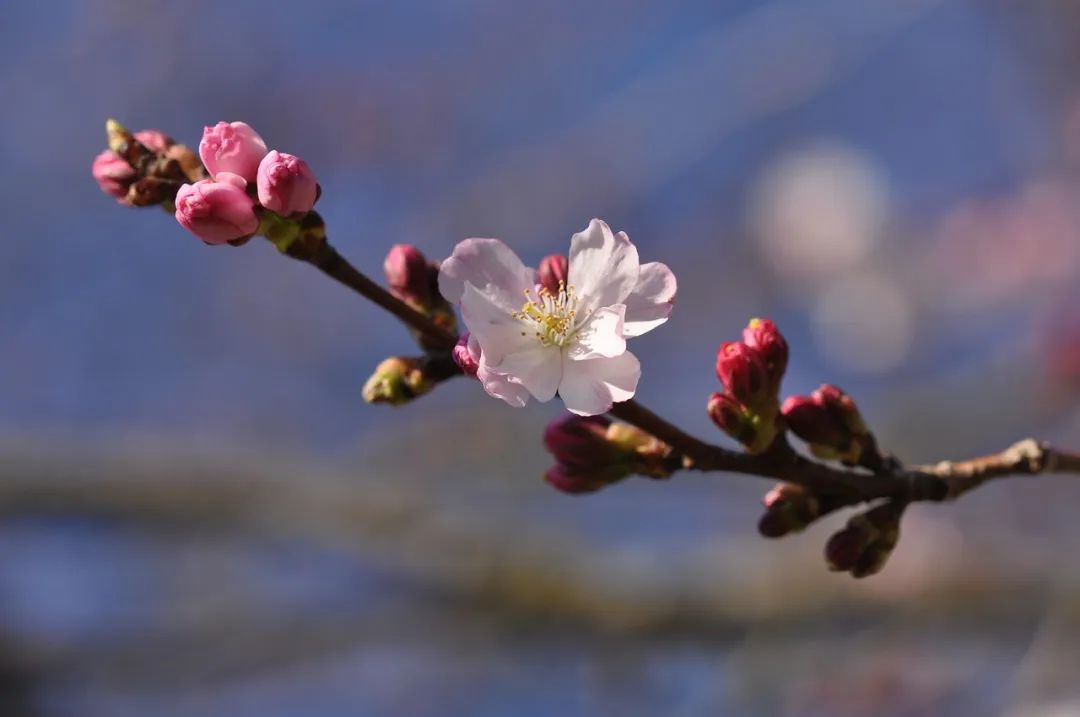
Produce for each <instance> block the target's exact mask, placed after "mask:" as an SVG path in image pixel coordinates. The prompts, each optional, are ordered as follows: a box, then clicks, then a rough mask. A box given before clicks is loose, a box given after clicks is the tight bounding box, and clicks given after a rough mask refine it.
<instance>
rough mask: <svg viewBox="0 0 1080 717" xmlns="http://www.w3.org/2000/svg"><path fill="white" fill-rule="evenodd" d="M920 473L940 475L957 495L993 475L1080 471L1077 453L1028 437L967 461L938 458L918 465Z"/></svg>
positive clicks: (949, 488)
mask: <svg viewBox="0 0 1080 717" xmlns="http://www.w3.org/2000/svg"><path fill="white" fill-rule="evenodd" d="M917 470H918V471H919V472H921V473H925V474H928V475H934V476H937V477H939V478H940V479H941V480H943V481H944V482H945V484H946V485H947V486H948V491H949V492H948V495H947V498H948V499H953V498H956V497H958V496H960V495H962V494H964V493H966V492H968V491H969V490H973V489H975V488H978V487H979V486H980V485H982V484H983V483H985V482H986V481H988V480H991V479H993V478H1005V477H1007V476H1011V475H1038V474H1040V473H1080V454H1076V453H1070V452H1068V451H1062V450H1058V449H1056V448H1054V447H1052V446H1051V445H1050V444H1049V443H1047V442H1045V441H1038V440H1036V439H1034V438H1027V439H1025V440H1023V441H1018V442H1017V443H1014V444H1013V445H1011V446H1009V447H1008V448H1006V449H1005V450H1003V451H1001V452H1000V453H993V454H991V455H988V456H980V457H978V458H972V459H970V460H966V461H941V462H940V463H935V464H934V465H929V466H919V467H918V468H917Z"/></svg>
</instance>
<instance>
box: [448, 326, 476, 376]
mask: <svg viewBox="0 0 1080 717" xmlns="http://www.w3.org/2000/svg"><path fill="white" fill-rule="evenodd" d="M451 355H452V356H453V357H454V363H456V364H457V365H458V367H459V368H460V369H461V372H462V373H463V374H465V375H466V376H468V377H469V378H476V372H477V371H479V370H480V344H479V343H478V342H477V341H476V340H475V339H473V338H472V334H470V333H469V332H468V331H466V332H465V333H463V334H462V335H461V336H460V337H458V341H457V343H456V344H454V350H453V352H452V354H451Z"/></svg>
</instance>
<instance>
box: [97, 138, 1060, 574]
mask: <svg viewBox="0 0 1080 717" xmlns="http://www.w3.org/2000/svg"><path fill="white" fill-rule="evenodd" d="M107 132H108V135H109V149H108V150H106V152H104V153H102V154H101V155H99V156H98V158H97V159H96V160H95V162H94V166H93V172H94V176H95V178H96V179H97V180H98V182H99V184H100V185H101V187H102V189H103V190H104V191H105V192H106V193H108V194H110V195H112V196H114V197H116V198H117V199H118V200H119V201H120V202H121V203H123V204H129V205H133V206H152V205H161V206H163V207H165V208H166V209H169V210H173V211H175V216H176V219H177V221H178V222H179V223H180V224H181V225H182V226H184V227H185V228H186V229H188V230H189V231H190V232H192V233H193V234H195V235H196V236H198V237H199V238H200V239H202V240H203V241H204V242H206V243H208V244H231V245H234V246H240V245H242V244H244V243H246V242H247V241H248V240H249V239H250V238H251V237H253V236H255V235H262V236H265V237H266V238H267V239H269V240H270V241H271V242H272V243H273V244H274V245H275V246H276V247H277V249H278V251H280V252H281V253H282V254H285V255H286V256H289V257H291V258H294V259H297V260H300V261H304V262H306V263H308V264H311V265H312V266H314V267H316V268H317V269H319V270H320V271H322V272H323V273H324V274H326V275H327V276H329V277H331V278H333V279H334V280H335V281H337V282H339V283H341V284H343V285H344V286H346V287H348V288H350V289H352V290H353V291H355V292H356V293H357V294H359V295H360V296H362V297H364V298H365V299H368V300H370V301H372V302H373V303H374V304H376V305H377V306H379V307H381V308H382V309H384V310H386V311H387V312H388V313H390V314H391V315H392V316H394V317H395V318H396V319H398V320H399V321H401V322H402V323H403V324H404V325H405V326H406V327H407V328H408V329H410V330H411V331H412V333H413V335H414V337H415V338H416V340H417V343H418V344H419V347H420V349H421V350H422V352H423V355H422V356H417V357H396V356H395V357H391V358H388V359H386V360H385V361H383V362H382V363H381V364H380V365H379V367H378V368H377V369H376V371H375V373H374V374H373V375H372V377H371V378H370V379H369V380H368V382H367V384H366V385H365V387H364V397H365V399H366V400H368V401H369V402H373V403H391V404H395V405H396V404H402V403H406V402H409V401H412V400H414V399H416V398H418V397H419V396H421V395H423V394H424V393H426V392H428V391H430V390H431V389H432V388H433V387H434V386H435V385H436V384H438V383H440V382H442V381H444V380H446V379H448V378H451V377H453V376H455V375H460V374H462V373H464V374H466V375H468V376H472V377H474V378H477V379H480V380H481V382H482V384H483V386H484V389H485V391H487V392H488V393H490V394H491V395H493V396H496V397H498V398H501V399H503V400H504V401H506V402H508V403H511V404H513V405H524V404H525V403H526V402H527V400H528V398H529V396H530V395H532V396H536V397H547V398H550V397H551V396H552V395H554V394H556V393H558V395H559V397H560V398H561V399H562V400H563V402H564V403H565V404H566V407H567V408H568V409H569V410H570V411H571V413H572V414H576V415H568V416H566V417H564V418H561V419H558V420H557V421H555V422H553V423H552V424H551V425H549V427H548V429H547V431H546V432H545V435H544V441H545V443H546V445H547V447H548V449H549V451H550V452H551V453H552V454H553V455H554V457H555V459H556V464H555V466H553V467H552V468H550V469H549V470H548V472H547V473H546V474H545V477H546V479H547V480H548V482H549V483H551V484H552V485H553V486H555V487H556V488H558V489H560V490H563V491H564V492H567V493H588V492H593V491H596V490H599V489H601V488H604V487H606V486H609V485H612V484H614V483H617V482H619V481H621V480H623V479H624V478H627V477H629V476H630V475H635V474H636V475H642V476H645V477H649V478H654V479H665V478H668V477H669V476H670V475H671V474H672V473H674V472H675V471H677V470H695V471H703V472H729V473H741V474H745V475H754V476H760V477H764V478H770V479H775V480H779V481H781V483H780V484H779V485H778V486H776V487H775V488H774V489H773V490H772V491H770V492H769V493H768V494H767V495H766V496H765V501H764V502H765V507H766V511H765V515H764V516H763V517H762V519H761V522H760V523H759V530H760V532H761V533H762V534H764V535H766V536H768V537H779V536H781V535H786V534H788V533H792V532H798V531H800V530H802V529H803V528H805V527H806V526H807V525H809V524H810V523H812V522H813V521H815V520H817V519H819V518H821V517H822V516H824V515H827V514H829V513H831V512H834V511H836V510H838V509H840V508H843V507H847V506H856V505H860V504H864V503H869V504H871V505H870V506H869V507H868V508H866V509H864V511H863V512H861V513H858V514H856V515H855V516H854V517H852V518H851V519H850V520H849V521H848V524H847V526H846V527H845V528H844V529H843V530H841V531H840V532H838V533H836V534H835V535H834V536H833V537H832V538H831V539H830V540H829V543H828V545H827V546H826V558H827V560H828V563H829V566H830V568H831V569H833V570H841V571H845V572H850V573H851V574H852V575H853V576H855V577H864V576H866V575H871V574H874V573H876V572H877V571H878V570H880V569H881V568H882V566H883V565H884V564H885V561H886V559H887V558H888V556H889V554H890V553H891V551H892V549H893V548H894V547H895V545H896V542H897V540H898V538H899V526H900V520H901V518H902V516H903V514H904V511H905V510H906V508H907V506H908V505H909V504H911V503H913V502H917V501H934V502H940V501H945V500H953V499H955V498H957V497H959V496H960V495H962V494H964V493H966V492H968V491H970V490H973V489H975V488H977V487H978V486H980V485H981V484H983V483H984V482H986V481H988V480H991V479H994V478H1000V477H1005V476H1010V475H1036V474H1040V473H1049V472H1070V473H1080V455H1078V454H1073V453H1068V452H1064V451H1059V450H1056V449H1054V448H1052V447H1051V446H1049V445H1048V444H1046V443H1041V442H1038V441H1036V440H1034V439H1028V440H1025V441H1021V442H1019V443H1017V444H1015V445H1013V446H1011V447H1009V448H1007V449H1006V450H1004V451H1001V452H1000V453H996V454H991V455H988V456H982V457H979V458H974V459H969V460H961V461H943V462H940V463H937V464H934V465H931V466H915V467H910V468H909V467H906V466H904V465H903V464H902V463H901V462H900V461H899V460H897V459H896V458H895V457H894V456H892V455H891V454H889V453H887V452H886V451H883V450H882V449H881V448H880V447H879V446H878V443H877V440H876V438H875V436H874V435H873V433H872V432H871V431H870V429H869V428H868V426H867V425H866V422H865V421H864V420H863V417H862V415H861V414H860V412H859V410H858V408H857V406H856V405H855V402H854V400H853V399H852V398H851V397H850V396H848V395H847V394H845V393H844V392H843V391H841V390H840V389H839V388H837V387H835V386H832V385H829V384H825V385H823V386H821V387H820V388H819V389H818V390H816V391H814V392H813V393H812V394H811V395H809V396H790V397H788V398H787V399H786V400H784V401H783V403H782V404H781V402H780V387H781V381H782V379H783V376H784V373H785V370H786V368H787V363H788V345H787V342H786V341H785V339H784V337H783V336H782V335H781V333H780V331H779V330H778V329H777V327H776V326H775V324H773V323H772V322H771V321H768V320H762V319H754V320H752V321H751V322H750V323H749V325H748V326H747V327H746V329H745V330H744V331H743V335H742V339H741V340H739V341H729V342H726V343H724V344H723V345H721V347H720V350H719V351H718V352H717V359H716V373H717V377H718V378H719V379H720V382H721V383H722V385H723V388H724V390H723V391H717V392H714V393H713V394H712V396H711V397H710V398H709V401H708V406H707V410H708V413H709V415H710V417H711V418H712V420H713V422H714V423H715V424H716V425H717V427H718V428H720V429H721V430H722V431H723V432H724V433H726V434H727V435H729V436H730V437H731V438H733V439H735V440H736V441H737V442H739V443H740V444H742V446H743V448H744V451H733V450H729V449H727V448H723V447H721V446H716V445H712V444H710V443H707V442H705V441H702V440H700V439H698V438H695V437H694V436H691V435H689V434H688V433H686V432H685V431H683V430H682V429H680V428H678V427H677V426H675V425H673V424H671V423H670V422H668V421H666V420H664V419H663V418H661V417H660V416H658V415H657V414H655V413H653V412H652V411H651V410H649V409H648V408H646V407H645V406H643V405H641V404H640V403H638V402H637V401H634V400H633V399H632V398H630V399H629V400H621V401H620V400H619V399H626V398H628V397H632V396H633V393H634V391H635V389H636V385H637V382H638V378H639V373H640V371H639V365H638V363H637V360H636V359H635V358H634V357H633V355H632V354H629V353H628V352H627V351H626V339H628V338H632V337H634V336H637V335H640V334H642V333H645V332H647V331H649V330H651V329H653V328H655V327H657V326H659V325H660V324H662V323H663V322H664V321H665V320H666V319H667V316H668V313H669V312H670V311H671V305H672V302H673V300H674V296H675V277H674V275H673V274H672V272H671V271H670V269H669V268H668V267H667V266H665V265H664V264H662V263H659V262H651V263H648V264H641V263H640V262H639V260H638V255H637V251H636V249H634V247H633V245H632V244H631V242H630V240H629V237H627V236H626V234H625V233H619V234H617V235H616V234H615V233H614V232H613V231H612V230H611V229H610V228H609V227H608V225H607V224H605V223H604V222H602V221H600V220H598V219H594V220H593V221H592V222H590V223H589V226H588V227H587V228H586V229H585V230H584V231H582V232H579V233H578V234H575V235H574V237H573V238H572V240H571V252H570V257H569V259H568V258H567V257H566V256H561V255H550V256H548V257H545V258H544V260H543V261H542V262H541V263H540V266H539V269H538V270H537V271H533V270H532V269H529V268H527V267H526V266H525V265H524V264H523V263H522V262H521V260H520V259H519V258H518V257H517V256H516V255H515V254H514V253H513V252H512V250H510V249H509V247H507V246H506V245H505V244H503V243H502V242H500V241H498V240H493V239H469V240H465V241H464V242H461V243H459V244H458V245H457V247H455V249H454V252H453V254H452V256H451V257H450V258H449V259H447V260H446V261H445V262H443V263H442V265H441V266H440V265H439V264H437V263H431V262H428V261H427V260H426V259H425V258H424V257H423V255H422V254H421V253H420V252H419V251H418V250H416V249H415V248H414V247H411V246H408V245H400V244H399V245H395V246H394V247H392V248H391V250H390V253H389V254H388V256H387V259H386V263H385V266H384V269H385V271H386V275H387V281H388V284H389V287H390V288H389V290H387V289H384V288H383V287H382V286H380V285H379V284H377V283H376V282H375V281H373V280H371V279H370V278H369V277H367V276H366V275H365V274H364V273H362V272H361V271H359V270H358V269H357V268H356V267H354V266H353V265H352V264H350V263H349V262H348V261H347V260H346V259H345V258H344V257H342V256H341V255H340V254H339V253H338V252H337V251H336V250H335V249H334V248H333V247H332V246H330V244H329V243H328V242H327V241H326V228H325V224H324V222H323V220H322V218H321V217H320V216H319V215H318V213H317V212H315V211H314V210H313V206H314V204H315V202H316V201H317V199H318V197H319V194H320V192H321V190H320V188H319V186H318V185H317V183H316V181H315V177H314V174H313V173H312V172H311V170H310V168H308V167H307V165H306V163H304V162H303V160H301V159H299V158H298V157H295V156H293V155H289V154H285V153H281V152H278V151H276V150H274V151H267V147H266V144H265V143H264V142H263V140H262V138H261V137H259V135H258V134H256V133H255V131H254V130H253V129H252V128H251V127H249V126H248V125H246V124H244V123H242V122H233V123H225V122H221V123H219V124H217V125H215V126H214V127H208V128H206V130H205V132H204V134H203V139H202V142H201V143H200V146H199V154H200V156H201V161H200V159H199V158H198V157H195V155H194V153H193V152H191V150H188V149H187V148H186V147H183V146H182V145H177V144H176V143H174V142H173V141H172V140H171V139H170V138H168V137H167V136H166V135H164V133H161V132H157V131H144V132H140V133H136V134H131V133H129V132H128V131H127V130H126V129H124V128H123V127H122V126H121V125H119V123H116V122H114V121H110V122H109V123H108V125H107ZM208 177H212V179H211V178H208ZM184 180H188V182H190V183H184ZM575 252H576V254H575ZM575 256H576V257H577V258H576V259H575ZM575 262H577V263H575ZM575 267H576V268H575ZM575 271H576V272H577V273H576V274H575ZM574 276H577V277H578V279H580V280H582V282H583V283H582V284H580V285H579V286H577V287H576V288H575V286H573V285H572V282H571V279H572V278H573V277H574ZM518 292H523V293H524V296H525V304H524V305H523V306H522V308H521V309H520V310H518V311H510V310H509V309H508V308H506V307H507V298H506V297H508V296H513V299H511V301H517V300H518V297H519V296H520V294H519V293H518ZM466 301H468V302H472V303H471V307H472V308H471V309H470V311H469V312H467V313H468V314H471V315H472V317H473V319H474V320H475V321H476V323H475V324H471V325H470V326H471V328H474V329H475V330H476V331H477V332H483V333H484V334H486V336H487V338H486V339H485V338H484V337H483V336H481V337H479V338H477V337H475V336H473V337H469V335H468V334H466V335H463V336H460V337H459V336H458V332H457V319H456V316H455V313H454V310H453V307H452V306H451V304H450V302H453V303H460V304H462V305H465V304H466ZM519 334H520V338H519ZM485 342H487V343H486V344H485ZM485 345H486V348H485ZM489 350H490V351H491V353H498V354H501V355H503V356H508V355H510V354H513V355H514V356H515V357H516V363H515V362H511V364H513V365H517V366H518V369H517V371H516V373H503V371H504V370H505V371H511V370H512V369H510V368H506V369H504V368H503V366H504V363H500V364H496V365H494V367H493V366H487V365H484V363H483V357H484V355H485V354H484V352H485V351H489ZM491 353H488V354H486V355H487V356H490V355H491ZM566 357H573V359H572V360H569V361H566V360H565V358H566ZM605 412H606V413H607V414H608V415H610V416H611V417H613V418H616V419H618V420H619V421H622V423H612V422H611V421H610V420H609V419H607V418H605V417H604V416H602V415H600V414H603V413H605ZM790 435H795V436H798V437H799V438H801V439H802V440H803V441H804V442H805V443H806V445H807V447H808V449H809V451H810V453H811V454H812V455H813V456H814V458H815V459H817V460H812V459H810V458H808V457H806V456H803V455H801V454H799V453H798V452H796V451H795V450H794V449H793V448H792V446H791V444H790V442H789V436H790ZM838 464H839V465H838Z"/></svg>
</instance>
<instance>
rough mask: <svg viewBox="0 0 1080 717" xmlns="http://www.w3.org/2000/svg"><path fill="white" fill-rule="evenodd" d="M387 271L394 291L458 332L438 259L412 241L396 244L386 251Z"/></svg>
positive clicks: (453, 331)
mask: <svg viewBox="0 0 1080 717" xmlns="http://www.w3.org/2000/svg"><path fill="white" fill-rule="evenodd" d="M383 271H384V272H385V274H386V283H387V285H388V286H389V287H390V293H391V294H393V295H394V296H395V297H397V298H398V299H400V300H401V301H404V302H405V303H406V304H408V305H409V306H411V307H412V308H413V309H415V310H416V311H419V312H420V313H421V314H423V315H424V316H427V317H428V318H430V319H431V320H432V321H434V322H435V323H436V324H438V325H439V326H441V327H442V328H444V329H446V330H447V331H450V332H451V333H457V318H456V317H455V315H454V308H453V307H452V306H451V305H450V302H448V301H447V300H446V299H445V298H443V295H442V294H441V293H439V264H438V262H434V261H428V259H427V257H425V256H424V255H423V253H421V251H420V250H419V249H417V248H416V247H414V246H412V245H411V244H395V245H394V246H392V247H390V251H389V252H387V254H386V260H385V261H384V262H383ZM417 341H418V342H419V343H420V345H421V346H423V347H424V348H428V347H427V346H424V341H423V337H421V336H417ZM455 355H456V354H455ZM475 373H476V372H475V371H474V372H473V375H475Z"/></svg>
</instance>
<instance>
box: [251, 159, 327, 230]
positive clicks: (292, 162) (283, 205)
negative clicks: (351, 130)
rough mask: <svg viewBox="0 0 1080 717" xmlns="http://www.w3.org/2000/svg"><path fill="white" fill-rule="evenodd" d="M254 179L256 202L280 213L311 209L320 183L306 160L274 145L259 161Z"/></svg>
mask: <svg viewBox="0 0 1080 717" xmlns="http://www.w3.org/2000/svg"><path fill="white" fill-rule="evenodd" d="M256 182H257V184H258V188H259V204H261V205H263V206H264V207H266V208H267V209H269V210H270V211H272V212H274V213H275V214H280V215H281V216H283V217H287V216H289V215H291V214H306V213H307V212H310V211H311V208H312V207H313V206H315V199H316V198H317V197H318V186H319V185H318V183H317V182H316V181H315V174H314V173H313V172H312V171H311V168H310V167H308V165H307V162H305V161H304V160H302V159H300V158H299V157H296V156H293V155H291V154H285V153H283V152H278V151H277V150H276V149H275V150H273V151H271V152H270V153H269V154H267V155H266V156H265V157H263V158H262V161H261V162H259V167H258V174H257V177H256Z"/></svg>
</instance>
